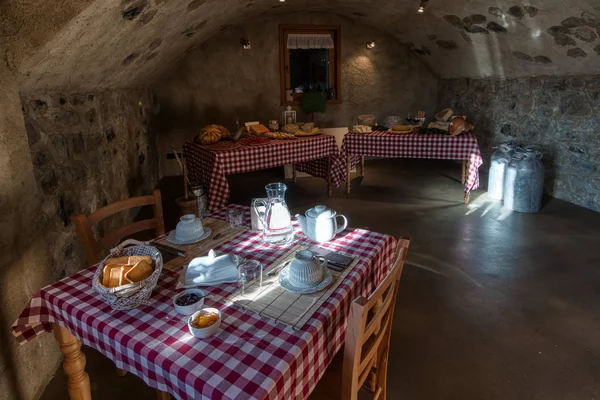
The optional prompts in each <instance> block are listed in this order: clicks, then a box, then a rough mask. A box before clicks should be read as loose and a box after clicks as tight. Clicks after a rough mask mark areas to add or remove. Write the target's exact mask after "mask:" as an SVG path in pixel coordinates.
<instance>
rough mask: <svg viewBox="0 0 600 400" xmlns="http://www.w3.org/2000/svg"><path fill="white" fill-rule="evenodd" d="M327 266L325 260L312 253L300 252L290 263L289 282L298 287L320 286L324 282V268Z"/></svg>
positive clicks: (307, 251) (308, 251)
mask: <svg viewBox="0 0 600 400" xmlns="http://www.w3.org/2000/svg"><path fill="white" fill-rule="evenodd" d="M326 264H327V261H326V260H325V259H324V258H322V257H321V258H320V259H319V258H317V257H316V256H315V254H314V253H313V252H312V251H310V250H300V251H298V252H297V253H296V254H295V255H294V258H293V259H292V262H291V263H290V266H289V269H290V272H289V281H290V283H291V284H292V285H294V286H296V287H310V286H314V285H318V284H319V283H320V282H321V281H322V280H323V268H324V267H325V265H326Z"/></svg>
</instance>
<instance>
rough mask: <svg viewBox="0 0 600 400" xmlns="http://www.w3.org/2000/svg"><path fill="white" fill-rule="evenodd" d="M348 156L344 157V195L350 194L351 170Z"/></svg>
mask: <svg viewBox="0 0 600 400" xmlns="http://www.w3.org/2000/svg"><path fill="white" fill-rule="evenodd" d="M351 164H352V162H351V161H350V156H349V155H348V156H346V194H350V170H351V169H352V165H351Z"/></svg>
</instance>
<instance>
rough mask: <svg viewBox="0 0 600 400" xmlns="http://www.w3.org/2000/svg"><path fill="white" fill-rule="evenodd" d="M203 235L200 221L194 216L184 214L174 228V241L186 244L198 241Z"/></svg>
mask: <svg viewBox="0 0 600 400" xmlns="http://www.w3.org/2000/svg"><path fill="white" fill-rule="evenodd" d="M203 234H204V227H203V226H202V220H201V219H200V218H198V217H196V215H194V214H185V215H184V216H182V217H181V218H179V222H178V223H177V226H176V227H175V239H177V240H180V241H182V242H188V241H192V240H196V239H198V238H199V237H200V236H202V235H203Z"/></svg>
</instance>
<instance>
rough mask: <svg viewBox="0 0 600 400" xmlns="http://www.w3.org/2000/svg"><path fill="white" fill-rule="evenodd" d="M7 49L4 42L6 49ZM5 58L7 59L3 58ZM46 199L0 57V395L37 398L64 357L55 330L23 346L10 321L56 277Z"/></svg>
mask: <svg viewBox="0 0 600 400" xmlns="http://www.w3.org/2000/svg"><path fill="white" fill-rule="evenodd" d="M1 49H2V46H1V43H0V50H1ZM0 61H1V59H0ZM39 210H40V198H39V196H38V191H37V186H36V182H35V179H34V173H33V166H32V163H31V157H30V156H29V147H28V143H27V134H26V133H25V124H24V121H23V114H22V113H21V102H20V100H19V93H18V89H17V85H16V81H15V79H14V76H13V74H12V73H11V72H10V71H9V70H8V68H6V64H5V63H3V62H0V226H1V227H2V229H0V399H2V400H4V399H32V398H36V397H37V394H38V393H39V391H40V390H41V389H43V388H44V386H45V385H46V383H47V382H48V380H49V379H50V377H51V376H52V374H53V373H54V371H55V370H56V367H57V365H58V362H59V351H58V347H57V346H56V344H55V341H54V338H53V337H52V336H51V335H44V336H43V337H40V338H39V340H36V341H35V342H34V343H31V344H29V345H27V346H19V345H18V344H17V342H16V340H15V339H14V337H13V335H12V333H11V331H10V326H11V325H12V323H13V321H14V320H15V319H16V318H17V316H18V315H19V313H20V312H21V310H22V309H23V307H24V306H25V304H27V302H28V301H29V299H30V297H31V296H32V295H33V293H34V292H35V291H37V290H38V289H39V288H40V287H42V286H45V285H47V284H50V283H52V282H53V281H54V278H55V276H53V274H52V271H51V267H50V260H49V259H48V256H47V247H46V242H45V241H44V237H43V234H42V229H41V227H40V224H39V218H38V216H39Z"/></svg>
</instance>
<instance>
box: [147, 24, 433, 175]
mask: <svg viewBox="0 0 600 400" xmlns="http://www.w3.org/2000/svg"><path fill="white" fill-rule="evenodd" d="M280 23H299V24H340V25H341V27H342V58H341V60H342V66H341V72H342V74H341V75H342V76H341V80H342V99H343V103H342V104H328V105H327V110H326V112H325V113H324V114H316V115H315V121H316V123H317V124H318V126H321V127H336V126H351V125H352V124H354V123H356V118H357V116H358V115H359V114H364V113H372V114H375V115H376V116H377V117H378V118H379V119H380V120H382V119H383V118H384V117H385V116H386V115H406V113H408V112H411V113H413V114H414V113H415V112H416V111H417V110H420V109H422V110H426V111H427V112H428V114H429V115H431V114H432V113H433V111H434V106H435V101H436V90H437V79H436V78H435V77H434V76H433V74H432V73H431V72H430V71H429V69H428V68H427V67H425V66H424V65H423V64H422V63H421V62H420V61H419V60H418V59H417V58H416V57H415V56H413V55H412V54H411V53H410V51H409V50H408V48H407V47H406V46H402V45H401V44H400V43H398V42H397V41H396V39H395V38H394V37H392V36H390V35H388V34H385V33H383V32H381V31H378V30H375V29H373V28H370V27H368V26H364V25H361V24H357V23H356V22H353V21H351V20H349V19H346V18H341V17H338V16H335V15H330V14H322V13H320V14H314V13H304V14H294V15H282V16H273V17H269V18H263V19H261V20H260V21H251V22H248V23H247V24H244V25H241V26H235V27H232V28H230V29H229V30H228V31H227V32H225V33H222V34H221V35H219V37H218V38H214V39H212V40H210V41H208V42H207V43H206V44H204V45H203V46H202V47H201V48H199V49H198V50H197V51H195V52H194V53H191V54H190V55H189V56H188V58H187V59H186V60H185V61H184V62H183V63H182V65H181V66H180V68H178V69H177V70H176V71H175V72H174V73H173V74H172V75H170V76H169V77H165V78H164V79H162V80H161V81H160V83H158V84H157V85H156V87H155V92H156V96H157V101H158V103H159V104H160V108H161V116H160V118H159V119H158V121H157V122H158V123H159V125H158V129H159V131H160V135H161V136H160V137H161V139H160V141H159V146H160V151H161V155H164V154H165V153H166V152H168V151H169V143H173V144H175V145H176V146H181V145H182V144H183V142H184V141H185V140H189V139H191V138H192V137H193V136H194V135H195V133H197V132H198V130H199V128H201V127H202V126H204V125H206V124H208V123H220V124H224V125H226V126H229V127H232V126H234V121H235V117H236V116H237V117H239V118H240V120H241V121H253V120H260V121H262V122H263V123H265V124H266V123H267V120H269V119H280V115H281V112H282V111H283V110H285V107H282V106H281V103H280V93H279V86H280V83H279V47H278V46H279V32H278V24H280ZM242 37H248V38H250V40H251V42H252V49H251V50H243V49H242V47H241V45H240V38H242ZM369 40H374V41H376V43H377V47H376V49H374V50H367V49H366V46H365V43H366V42H367V41H369ZM295 109H296V110H297V112H298V120H299V121H307V120H308V119H309V117H308V116H306V115H305V114H304V113H303V112H302V111H301V107H296V108H295ZM163 158H164V156H163ZM173 167H174V163H172V162H170V161H169V162H165V163H164V165H163V171H164V172H165V173H166V174H169V173H177V170H176V169H173Z"/></svg>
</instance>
